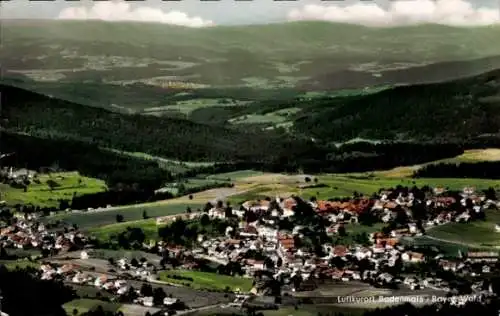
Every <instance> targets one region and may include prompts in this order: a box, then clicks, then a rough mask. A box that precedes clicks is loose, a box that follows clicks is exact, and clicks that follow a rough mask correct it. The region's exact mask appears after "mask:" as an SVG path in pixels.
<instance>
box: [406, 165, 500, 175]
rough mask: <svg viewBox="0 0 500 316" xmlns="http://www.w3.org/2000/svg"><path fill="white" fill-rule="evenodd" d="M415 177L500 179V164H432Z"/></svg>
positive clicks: (418, 172) (416, 173)
mask: <svg viewBox="0 0 500 316" xmlns="http://www.w3.org/2000/svg"><path fill="white" fill-rule="evenodd" d="M413 177H414V178H477V179H500V162H499V161H488V162H470V163H469V162H461V163H439V164H430V165H427V166H424V167H422V168H420V169H418V170H417V171H415V172H414V174H413Z"/></svg>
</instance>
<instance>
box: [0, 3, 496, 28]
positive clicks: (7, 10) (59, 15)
mask: <svg viewBox="0 0 500 316" xmlns="http://www.w3.org/2000/svg"><path fill="white" fill-rule="evenodd" d="M0 3H1V4H0V5H1V8H0V18H1V19H30V18H38V19H79V20H85V19H89V20H92V19H94V20H95V19H100V20H108V21H145V22H157V23H166V24H176V25H184V26H189V27H207V26H214V25H235V24H264V23H275V22H285V21H297V20H323V21H332V22H345V23H353V24H361V25H369V26H392V25H404V24H415V23H439V24H446V25H455V26H474V25H491V24H500V8H499V6H500V0H392V1H390V0H372V1H369V0H368V1H366V0H365V1H362V0H346V1H342V0H336V1H321V0H296V1H274V0H253V1H248V0H247V1H236V0H219V1H202V0H180V1H161V0H145V1H130V2H125V1H122V0H111V1H98V2H97V1H89V0H81V1H63V0H55V1H40V0H39V1H28V0H11V1H8V2H3V1H2V2H0Z"/></svg>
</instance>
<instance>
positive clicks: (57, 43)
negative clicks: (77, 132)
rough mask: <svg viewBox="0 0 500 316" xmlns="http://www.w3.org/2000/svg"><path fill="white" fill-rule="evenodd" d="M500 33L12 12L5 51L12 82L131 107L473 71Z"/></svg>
mask: <svg viewBox="0 0 500 316" xmlns="http://www.w3.org/2000/svg"><path fill="white" fill-rule="evenodd" d="M499 31H500V29H499V28H498V27H497V26H493V27H474V28H456V27H448V26H440V25H419V26H407V27H395V28H368V27H362V26H355V25H346V24H336V23H327V22H293V23H282V24H269V25H252V26H220V27H211V28H203V29H192V28H185V27H178V26H168V25H164V24H150V23H127V22H119V23H110V22H99V21H92V22H85V21H37V20H10V21H9V20H6V21H2V44H3V49H2V51H0V59H1V60H2V66H3V70H4V80H7V79H10V81H8V82H7V83H9V84H13V85H16V86H19V87H23V88H27V89H30V90H34V91H37V92H41V93H44V94H50V95H53V96H54V97H58V98H64V99H67V100H71V101H73V102H77V103H81V104H86V105H94V106H102V107H108V108H111V107H112V108H114V109H115V110H116V109H121V110H124V111H128V110H130V109H132V110H142V109H145V108H152V107H162V106H168V105H173V104H175V102H173V100H174V99H175V98H179V97H181V96H179V94H183V93H186V92H188V93H191V95H190V96H188V97H186V96H183V98H184V99H187V100H189V99H197V98H199V97H200V94H201V95H204V96H206V95H210V96H212V97H213V98H232V99H235V101H236V103H237V102H238V101H248V100H251V101H255V100H262V95H265V96H267V99H274V98H278V99H285V98H293V97H295V96H296V95H297V91H298V90H299V91H300V93H302V92H304V91H309V90H314V91H316V90H331V89H346V88H364V87H366V86H372V85H379V84H383V85H387V84H389V85H393V84H400V83H409V84H413V83H422V82H427V81H442V80H449V79H453V78H456V77H462V76H470V75H475V74H478V73H480V72H485V71H489V70H492V69H496V68H500V62H499V58H497V57H494V56H499V55H500V44H498V43H499V42H498V41H497V37H498V36H497V35H498V33H499ZM270 88H273V89H270ZM193 91H194V92H193ZM199 91H201V92H199ZM217 102H218V101H215V103H217Z"/></svg>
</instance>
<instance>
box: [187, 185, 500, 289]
mask: <svg viewBox="0 0 500 316" xmlns="http://www.w3.org/2000/svg"><path fill="white" fill-rule="evenodd" d="M443 193H444V190H442V189H439V188H438V189H435V190H434V192H433V194H431V195H427V196H426V198H425V200H422V201H420V200H417V199H416V198H415V197H414V196H413V194H412V193H408V194H403V193H398V194H396V195H395V194H394V193H393V192H386V191H383V192H381V193H380V196H379V197H378V198H370V199H368V198H360V199H352V200H350V201H311V202H307V203H309V204H310V206H311V207H312V208H313V209H314V210H315V211H316V212H317V214H318V215H319V216H322V217H324V218H326V219H328V221H329V222H330V223H331V225H330V226H329V227H328V228H327V233H328V234H329V235H335V234H338V231H339V228H340V227H342V226H347V225H360V224H358V216H359V215H360V214H361V213H362V212H367V211H368V212H370V213H371V214H372V215H373V216H374V217H375V218H377V220H378V221H379V222H382V223H389V222H391V221H394V220H395V218H396V216H397V212H401V211H403V212H406V213H407V215H408V218H409V220H408V222H407V223H405V224H404V225H402V226H400V227H398V228H395V229H392V230H391V231H389V232H387V231H386V232H374V233H372V234H370V235H369V244H370V245H333V244H323V245H322V247H323V252H324V253H325V254H326V255H325V256H323V257H318V256H317V255H316V254H314V253H311V252H308V251H307V249H304V248H301V247H296V245H295V243H296V242H295V241H296V239H297V238H298V239H299V240H300V238H301V237H303V234H302V229H303V228H304V227H301V226H299V225H296V226H294V228H293V230H291V231H283V230H280V229H279V222H280V220H282V219H283V218H286V217H291V216H293V215H294V206H295V205H297V200H296V199H294V198H293V197H291V198H287V199H280V198H277V199H276V200H275V201H272V200H259V201H247V202H245V203H243V205H242V208H240V209H233V210H232V216H235V217H238V218H240V219H243V217H244V216H245V213H246V212H248V211H250V212H254V213H256V214H259V216H258V217H256V220H255V221H254V222H246V221H244V220H241V222H240V224H239V226H238V227H231V226H228V227H227V229H226V234H225V236H219V237H217V238H210V239H206V238H205V237H204V236H199V238H198V241H199V243H198V245H199V246H198V247H195V248H194V249H191V250H189V251H190V252H191V253H193V254H194V255H195V256H197V257H199V258H203V259H207V260H211V261H214V262H217V263H219V264H227V263H229V262H238V263H239V264H240V265H241V267H242V270H243V272H244V274H245V276H247V277H254V276H255V275H257V274H259V271H270V272H272V273H273V274H274V278H278V279H280V280H282V281H283V284H285V285H286V284H292V283H294V282H292V281H291V280H293V279H294V278H300V279H301V280H320V279H324V278H325V277H326V278H327V279H332V280H339V281H344V282H349V281H356V280H359V281H365V282H370V283H372V284H373V283H375V284H378V285H391V284H394V283H399V284H403V285H405V286H407V287H408V288H410V289H413V290H418V289H422V288H426V287H431V288H439V289H442V290H445V291H446V290H448V289H449V288H448V284H447V283H446V282H445V281H443V280H439V279H432V278H425V279H419V278H416V277H411V278H406V279H398V278H396V277H395V276H393V275H391V274H390V273H387V272H382V271H387V267H389V268H391V267H394V266H396V265H398V264H403V265H404V264H424V263H425V262H426V260H427V259H429V258H427V257H426V255H425V254H424V253H422V252H419V250H418V248H413V247H411V246H408V245H405V243H403V242H402V241H403V240H404V239H405V238H407V237H413V236H419V235H422V227H428V226H434V225H442V224H446V223H448V222H451V221H456V222H460V221H465V222H466V221H469V220H470V218H471V216H470V214H469V213H470V212H477V213H479V212H483V211H484V209H485V208H490V207H497V206H498V205H499V204H498V202H496V201H493V200H487V199H486V198H485V197H484V196H480V195H477V194H475V192H474V190H473V189H472V188H465V189H464V190H463V192H462V193H461V199H460V200H459V201H458V202H460V205H462V206H464V207H465V206H468V207H467V208H465V211H463V210H462V211H461V212H458V211H457V210H455V209H452V208H450V206H451V205H456V202H457V198H454V197H450V196H446V195H444V194H443ZM413 203H423V204H424V205H425V207H426V208H427V209H428V210H430V211H429V212H428V220H427V221H424V222H423V223H422V225H421V226H420V228H419V227H417V224H416V223H415V222H414V221H412V214H411V210H410V208H411V206H412V205H413ZM470 203H472V206H471V205H469V204H470ZM470 206H471V207H470ZM208 215H209V216H210V217H212V218H219V219H223V218H225V216H226V215H227V211H226V209H224V208H217V207H214V208H212V209H211V210H210V211H209V212H208ZM492 229H493V228H492ZM249 252H254V253H255V252H257V253H259V254H260V257H259V258H248V256H247V255H246V254H247V253H249ZM335 258H336V259H335ZM464 258H467V260H464V259H455V260H453V259H444V258H442V259H440V260H439V263H440V265H441V266H442V268H443V270H450V271H454V272H456V273H459V272H461V273H470V274H471V275H480V274H482V273H489V271H490V270H491V269H492V268H493V266H494V264H495V262H496V261H497V260H498V254H497V253H474V252H471V253H469V254H467V255H466V256H464ZM363 259H366V260H364V263H363V267H361V265H360V261H362V260H363ZM332 260H340V262H341V264H338V267H336V266H333V265H332ZM478 265H479V266H478ZM303 283H305V282H303ZM312 283H314V282H309V283H308V284H312ZM300 288H303V287H300ZM290 289H291V290H292V291H294V290H299V287H296V286H290ZM253 291H254V292H259V289H253Z"/></svg>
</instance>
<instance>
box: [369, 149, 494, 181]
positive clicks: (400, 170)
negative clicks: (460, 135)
mask: <svg viewBox="0 0 500 316" xmlns="http://www.w3.org/2000/svg"><path fill="white" fill-rule="evenodd" d="M499 160H500V149H498V148H487V149H471V150H466V151H465V152H464V153H463V154H462V155H459V156H457V157H453V158H447V159H441V160H437V161H433V162H429V163H426V164H421V165H414V166H404V167H396V168H393V169H390V170H384V171H376V172H374V174H375V175H377V176H384V177H395V178H398V177H411V175H412V174H413V172H414V171H416V170H418V169H419V168H421V167H423V166H425V165H428V164H436V163H460V162H486V161H499Z"/></svg>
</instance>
